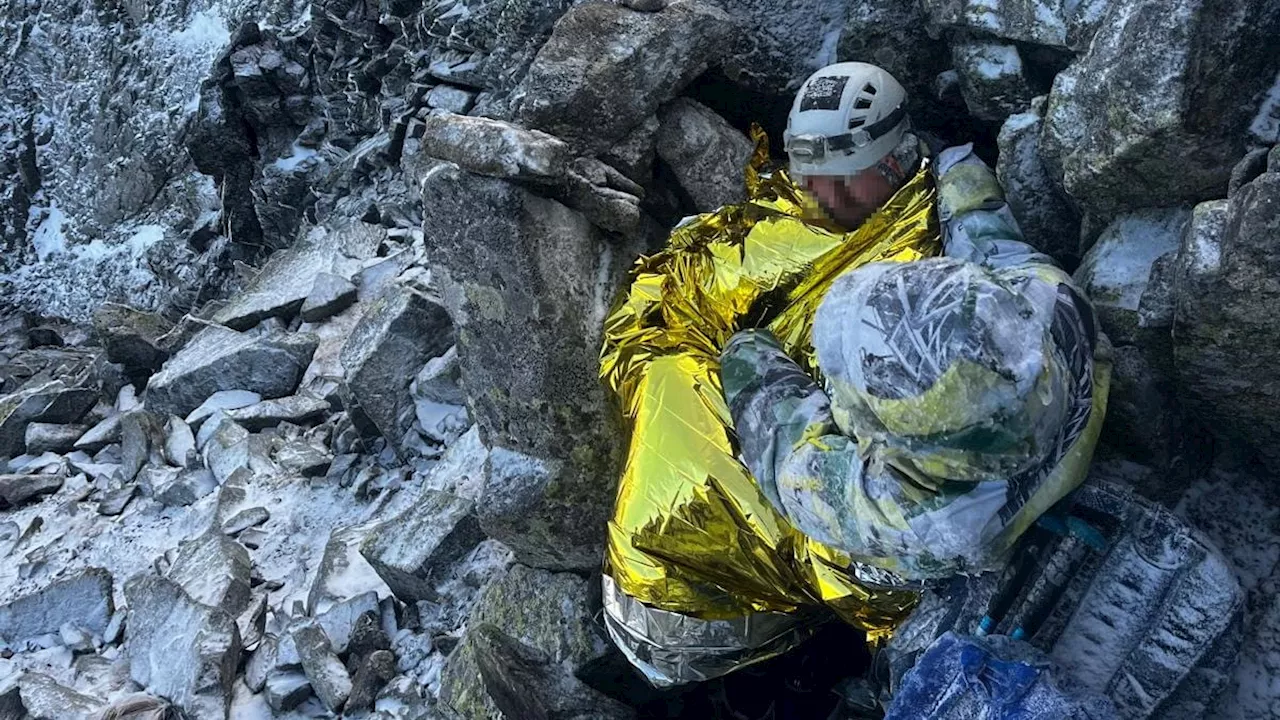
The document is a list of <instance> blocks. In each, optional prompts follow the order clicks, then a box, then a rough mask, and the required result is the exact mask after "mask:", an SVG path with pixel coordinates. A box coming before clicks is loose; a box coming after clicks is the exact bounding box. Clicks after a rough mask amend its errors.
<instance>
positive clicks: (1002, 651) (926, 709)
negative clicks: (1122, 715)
mask: <svg viewBox="0 0 1280 720" xmlns="http://www.w3.org/2000/svg"><path fill="white" fill-rule="evenodd" d="M924 719H929V720H1118V716H1117V715H1116V711H1115V706H1114V705H1112V703H1111V701H1110V700H1109V699H1108V698H1106V697H1105V696H1103V695H1099V694H1097V693H1092V692H1089V691H1087V690H1084V689H1082V688H1081V687H1079V686H1078V685H1077V684H1076V683H1075V682H1073V681H1072V680H1071V679H1070V678H1069V677H1068V676H1067V674H1066V673H1064V672H1063V671H1061V670H1060V669H1058V668H1057V667H1056V666H1055V665H1054V664H1053V663H1052V662H1051V661H1050V660H1049V659H1048V658H1047V657H1045V655H1044V654H1043V653H1041V652H1040V651H1039V650H1037V649H1035V648H1033V647H1032V646H1030V645H1028V644H1027V643H1024V642H1020V641H1017V640H1013V639H1011V638H1008V637H1004V636H1000V635H993V636H989V637H983V638H977V637H972V636H969V635H959V634H957V633H954V632H948V633H946V634H944V635H943V636H942V637H939V638H938V639H937V641H935V642H934V644H933V645H932V646H930V648H929V649H928V650H927V651H925V653H924V654H923V655H922V656H920V660H919V661H918V662H917V663H916V666H915V667H914V668H912V669H911V671H910V672H908V673H907V674H906V676H905V677H903V679H902V685H901V687H899V688H898V689H897V691H896V692H895V693H894V698H893V703H892V704H891V705H890V706H889V710H888V713H887V714H886V715H885V720H924Z"/></svg>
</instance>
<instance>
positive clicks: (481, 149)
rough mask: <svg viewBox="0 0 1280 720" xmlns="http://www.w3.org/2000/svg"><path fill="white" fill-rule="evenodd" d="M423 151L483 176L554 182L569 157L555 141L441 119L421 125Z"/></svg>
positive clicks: (514, 129)
mask: <svg viewBox="0 0 1280 720" xmlns="http://www.w3.org/2000/svg"><path fill="white" fill-rule="evenodd" d="M421 143H422V151H423V152H425V153H426V154H427V155H430V156H431V157H434V158H439V159H441V160H446V161H448V162H452V163H456V164H457V165H458V166H459V167H461V168H463V169H464V170H468V171H470V172H474V173H479V174H481V175H490V176H492V177H501V178H522V179H529V178H541V179H549V178H557V177H560V176H562V175H564V174H565V172H566V170H567V167H568V164H569V161H570V160H571V159H572V154H571V152H570V150H569V146H568V145H566V144H565V142H564V141H563V140H561V139H559V138H557V137H554V136H552V135H548V134H547V133H545V132H541V131H538V130H530V129H527V128H524V127H521V126H519V125H515V124H512V123H508V122H504V121H502V120H493V119H490V118H484V117H471V116H468V115H455V114H453V113H439V114H433V115H430V116H428V117H427V118H426V119H424V120H423V136H422V139H421Z"/></svg>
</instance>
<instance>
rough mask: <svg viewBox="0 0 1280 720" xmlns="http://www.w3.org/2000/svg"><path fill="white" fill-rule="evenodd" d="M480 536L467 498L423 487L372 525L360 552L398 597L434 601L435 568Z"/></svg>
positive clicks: (448, 561) (471, 546) (407, 600)
mask: <svg viewBox="0 0 1280 720" xmlns="http://www.w3.org/2000/svg"><path fill="white" fill-rule="evenodd" d="M483 539H484V534H483V533H481V532H480V526H479V524H478V523H477V522H476V518H475V515H474V514H473V513H472V502H471V501H470V500H464V499H462V498H458V497H453V496H450V495H446V494H444V493H439V492H435V491H431V490H425V491H423V492H422V495H421V496H420V497H419V498H418V501H417V502H416V503H414V504H413V505H412V506H410V507H409V508H407V509H406V510H405V511H404V512H403V513H401V514H400V515H398V516H396V517H394V518H391V519H389V520H387V521H386V522H383V523H381V524H379V525H378V526H376V527H375V528H373V529H372V530H371V531H370V532H369V536H368V539H366V540H365V541H364V542H363V544H361V546H360V554H361V555H363V556H364V558H365V560H367V561H368V562H369V565H370V566H372V567H373V569H374V571H376V572H377V573H378V575H379V576H380V577H381V578H382V579H383V581H384V582H386V583H387V586H388V587H390V588H391V591H392V592H393V593H395V595H396V597H397V598H399V599H400V600H401V601H402V602H406V603H412V602H418V601H420V600H431V601H435V600H436V599H437V594H436V591H435V587H434V586H435V582H437V580H438V571H440V570H441V569H443V567H444V566H445V565H447V564H449V563H451V562H453V561H454V560H457V559H458V558H460V557H462V555H464V554H465V553H466V552H467V551H469V550H471V549H472V548H474V547H475V546H476V545H477V544H478V543H479V542H480V541H481V540H483Z"/></svg>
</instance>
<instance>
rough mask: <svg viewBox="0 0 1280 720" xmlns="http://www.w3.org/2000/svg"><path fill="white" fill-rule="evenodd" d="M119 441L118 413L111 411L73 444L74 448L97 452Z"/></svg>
mask: <svg viewBox="0 0 1280 720" xmlns="http://www.w3.org/2000/svg"><path fill="white" fill-rule="evenodd" d="M118 442H120V414H119V413H113V414H111V415H109V416H107V417H106V418H105V419H103V420H102V421H101V422H99V423H98V424H96V425H94V426H93V427H91V428H89V429H88V430H86V431H85V433H84V434H83V435H81V436H80V437H79V438H78V439H77V440H76V444H75V446H74V447H75V449H76V450H84V451H86V452H97V451H99V450H101V449H102V448H104V447H106V446H108V445H110V444H112V443H118Z"/></svg>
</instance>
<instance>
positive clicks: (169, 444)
mask: <svg viewBox="0 0 1280 720" xmlns="http://www.w3.org/2000/svg"><path fill="white" fill-rule="evenodd" d="M164 429H165V440H164V457H165V459H166V460H168V461H169V464H170V465H173V466H175V467H182V468H185V467H191V465H192V463H194V462H195V461H196V458H197V454H196V436H195V434H194V433H192V432H191V426H190V425H188V424H186V423H185V422H183V421H182V419H181V418H178V417H175V416H170V417H169V420H168V422H166V423H165V427H164Z"/></svg>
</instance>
